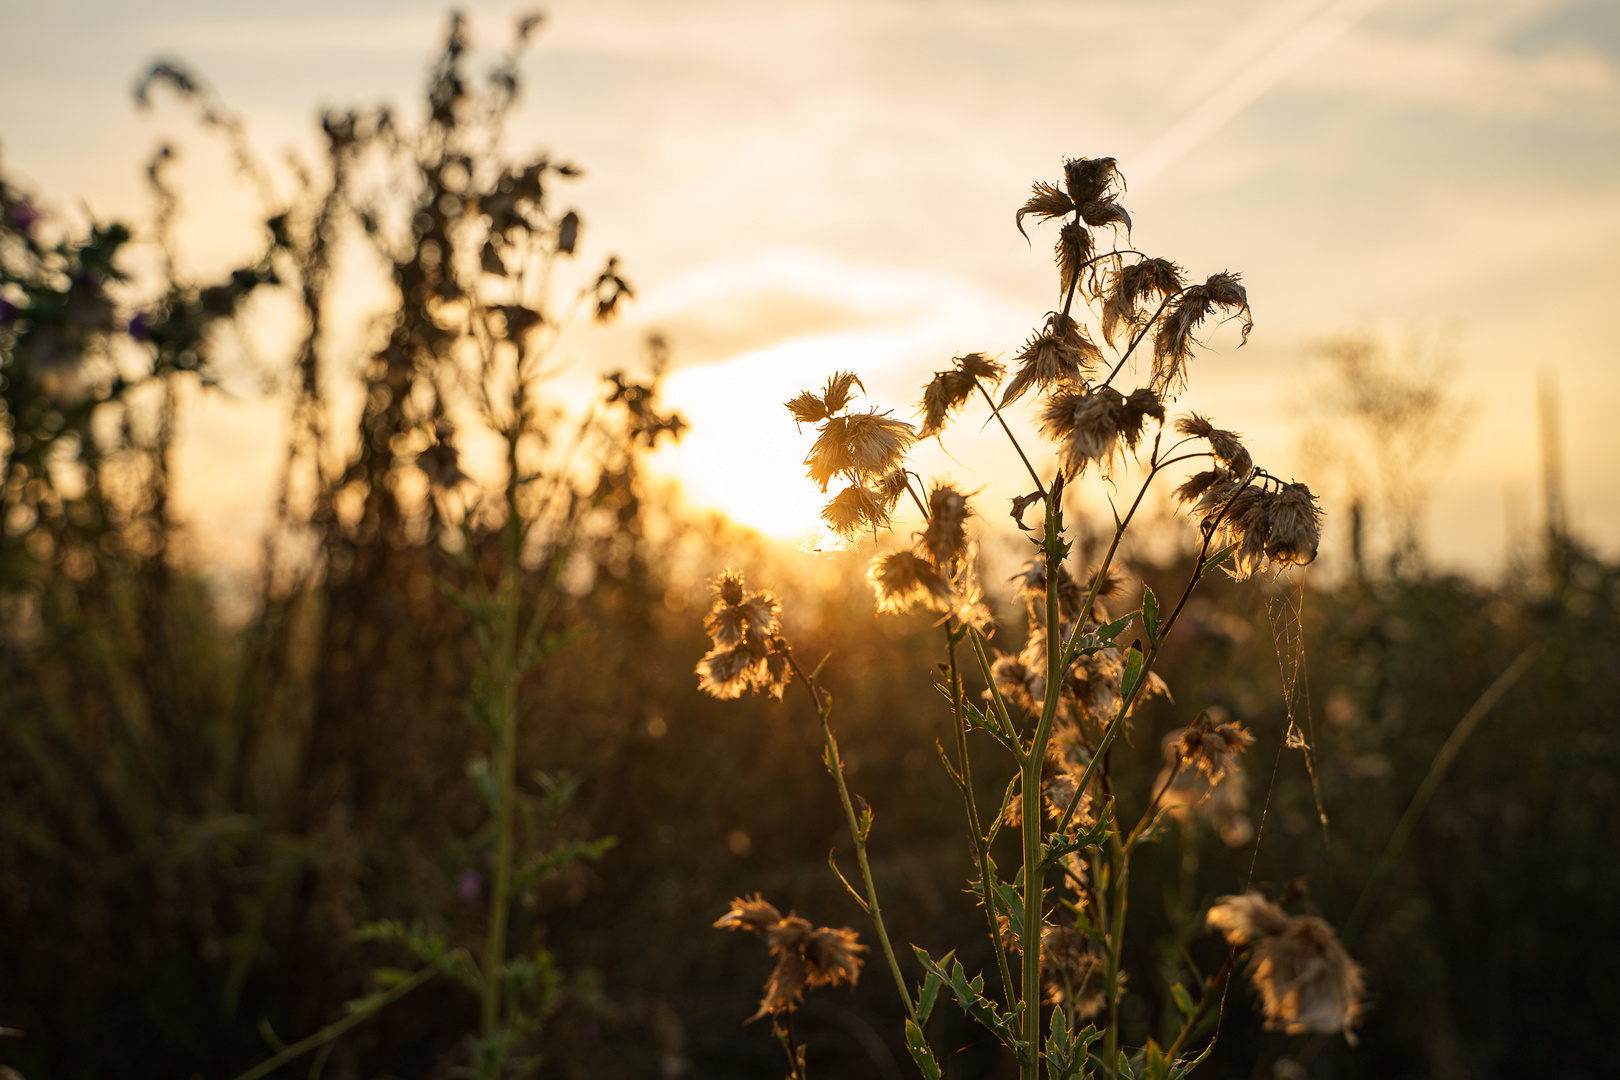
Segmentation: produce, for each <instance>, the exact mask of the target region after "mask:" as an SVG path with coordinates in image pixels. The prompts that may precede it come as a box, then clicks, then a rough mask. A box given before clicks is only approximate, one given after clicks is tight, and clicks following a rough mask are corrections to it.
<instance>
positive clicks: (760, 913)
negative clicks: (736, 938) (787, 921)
mask: <svg viewBox="0 0 1620 1080" xmlns="http://www.w3.org/2000/svg"><path fill="white" fill-rule="evenodd" d="M781 921H782V913H781V912H780V911H778V910H776V906H775V905H774V904H771V903H769V902H767V901H766V900H765V899H764V898H763V897H761V896H760V894H759V893H755V894H754V895H753V897H751V898H750V897H745V896H739V897H737V898H736V899H734V900H733V901H732V902H731V907H730V909H729V910H728V911H727V912H726V913H725V914H724V915H722V916H720V917H719V918H718V919H716V920H715V921H714V925H715V928H716V929H718V930H747V931H748V932H749V933H752V934H764V933H766V932H767V931H769V930H770V929H771V928H772V927H774V926H775V925H776V924H777V923H779V922H781Z"/></svg>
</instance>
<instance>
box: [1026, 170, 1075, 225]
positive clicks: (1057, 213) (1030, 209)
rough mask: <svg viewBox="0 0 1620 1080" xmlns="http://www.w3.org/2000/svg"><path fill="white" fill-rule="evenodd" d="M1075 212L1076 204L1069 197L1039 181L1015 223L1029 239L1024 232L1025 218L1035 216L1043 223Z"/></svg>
mask: <svg viewBox="0 0 1620 1080" xmlns="http://www.w3.org/2000/svg"><path fill="white" fill-rule="evenodd" d="M1073 211H1074V203H1073V202H1072V201H1071V200H1070V198H1069V196H1067V195H1065V194H1064V193H1063V192H1061V191H1059V190H1058V189H1057V188H1055V187H1053V186H1052V185H1051V184H1047V183H1043V182H1041V181H1039V180H1037V181H1036V182H1035V184H1034V186H1033V188H1032V189H1031V192H1030V196H1029V199H1028V200H1027V201H1026V202H1025V203H1024V205H1023V206H1021V207H1019V210H1018V213H1017V215H1016V216H1015V217H1014V218H1013V223H1014V224H1016V225H1017V226H1018V232H1019V235H1021V236H1023V237H1024V239H1026V240H1027V239H1029V234H1028V233H1026V232H1024V216H1025V215H1026V214H1034V215H1035V216H1036V217H1037V218H1039V219H1040V220H1041V221H1051V220H1052V219H1053V218H1060V217H1063V216H1064V215H1065V214H1069V213H1072V212H1073Z"/></svg>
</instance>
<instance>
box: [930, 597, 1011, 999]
mask: <svg viewBox="0 0 1620 1080" xmlns="http://www.w3.org/2000/svg"><path fill="white" fill-rule="evenodd" d="M945 644H946V649H947V654H948V657H949V660H950V668H951V715H952V718H953V719H954V721H955V727H956V772H957V776H958V777H960V779H961V785H962V799H963V801H964V802H965V803H966V804H967V815H968V828H969V829H971V830H972V832H973V844H974V847H975V849H976V852H977V854H978V858H979V899H980V902H981V903H982V904H983V905H984V914H985V919H986V920H987V921H988V922H989V924H990V947H991V948H992V949H993V950H994V951H995V954H996V964H997V967H998V968H999V969H1000V972H1001V989H1002V993H1003V994H1004V995H1005V996H1006V1002H1007V1004H1008V1006H1009V1007H1010V1006H1011V1004H1012V1002H1013V1000H1014V997H1015V995H1016V992H1017V991H1016V989H1015V986H1016V984H1015V983H1014V982H1013V981H1012V970H1011V968H1009V967H1008V966H1007V949H1006V946H1005V944H1004V943H1003V941H1002V935H1001V905H1000V904H999V903H997V901H996V892H995V890H994V889H992V888H991V887H990V875H991V873H993V871H992V870H991V863H990V845H989V844H988V843H987V842H986V838H985V834H984V829H983V827H982V826H981V825H980V824H979V800H978V798H977V797H976V796H975V795H974V793H973V762H972V759H971V758H969V757H968V748H967V720H966V719H965V718H964V717H963V715H962V673H961V672H960V671H959V670H958V669H957V666H956V635H955V634H953V633H952V632H951V627H950V624H949V623H946V625H945Z"/></svg>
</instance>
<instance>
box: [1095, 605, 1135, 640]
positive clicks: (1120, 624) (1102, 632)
mask: <svg viewBox="0 0 1620 1080" xmlns="http://www.w3.org/2000/svg"><path fill="white" fill-rule="evenodd" d="M1140 614H1141V612H1140V611H1133V612H1131V613H1130V614H1129V615H1121V616H1120V617H1119V618H1117V619H1115V620H1114V621H1113V622H1111V623H1107V624H1106V625H1104V626H1101V627H1099V628H1098V630H1097V640H1098V641H1101V642H1102V643H1103V644H1104V645H1112V644H1113V643H1114V639H1115V638H1117V637H1119V635H1121V634H1123V633H1124V632H1125V628H1126V627H1127V626H1129V625H1131V620H1132V619H1134V618H1136V617H1137V616H1138V615H1140Z"/></svg>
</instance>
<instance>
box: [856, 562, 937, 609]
mask: <svg viewBox="0 0 1620 1080" xmlns="http://www.w3.org/2000/svg"><path fill="white" fill-rule="evenodd" d="M868 576H869V577H870V578H871V579H872V587H873V589H874V590H876V592H877V607H878V610H879V611H881V612H887V613H893V614H899V613H902V612H907V611H916V610H917V609H919V608H925V609H927V610H930V611H939V612H945V611H950V610H951V607H952V604H953V603H954V601H955V597H954V595H953V594H952V591H951V583H950V582H949V581H947V580H946V579H945V576H944V575H943V574H941V573H940V572H939V571H938V570H936V569H934V567H933V565H932V564H931V563H929V562H928V560H927V559H923V558H920V557H919V556H917V555H914V554H912V553H911V552H909V551H891V552H889V553H888V554H886V555H880V556H878V557H877V559H875V560H874V561H873V563H872V569H871V571H870V572H869V573H868Z"/></svg>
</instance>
